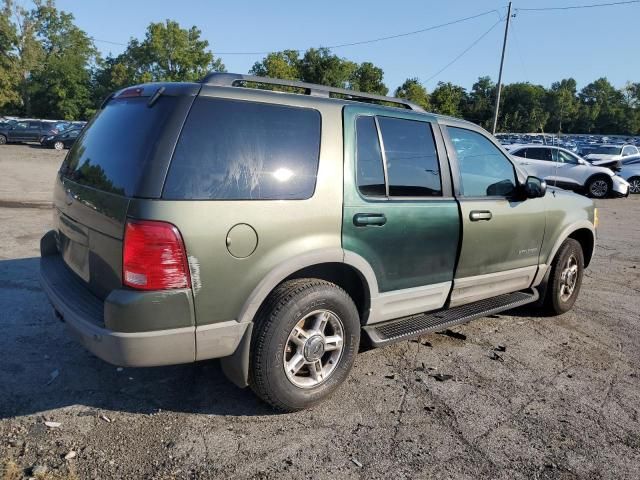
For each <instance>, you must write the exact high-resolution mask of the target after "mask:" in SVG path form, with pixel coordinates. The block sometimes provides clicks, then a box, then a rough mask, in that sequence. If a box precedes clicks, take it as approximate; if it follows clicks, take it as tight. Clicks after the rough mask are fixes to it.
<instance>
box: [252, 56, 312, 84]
mask: <svg viewBox="0 0 640 480" xmlns="http://www.w3.org/2000/svg"><path fill="white" fill-rule="evenodd" d="M249 73H250V74H252V75H258V76H260V77H271V78H282V79H284V80H300V77H301V74H300V56H299V55H298V51H297V50H284V51H282V52H275V53H270V54H269V55H267V56H266V57H264V58H263V59H262V61H260V62H256V63H254V64H253V67H251V70H249Z"/></svg>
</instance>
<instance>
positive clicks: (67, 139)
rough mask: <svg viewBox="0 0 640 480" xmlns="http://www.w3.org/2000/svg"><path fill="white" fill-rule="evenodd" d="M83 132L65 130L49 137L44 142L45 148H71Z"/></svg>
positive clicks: (76, 129) (77, 129) (75, 129)
mask: <svg viewBox="0 0 640 480" xmlns="http://www.w3.org/2000/svg"><path fill="white" fill-rule="evenodd" d="M80 132H81V130H80V129H79V128H74V129H71V130H65V131H64V132H60V133H58V134H57V135H49V136H48V137H45V138H44V139H43V140H42V142H41V143H42V146H43V147H50V148H55V149H56V150H62V149H63V148H71V146H72V145H73V144H74V143H75V141H76V139H77V138H78V135H80Z"/></svg>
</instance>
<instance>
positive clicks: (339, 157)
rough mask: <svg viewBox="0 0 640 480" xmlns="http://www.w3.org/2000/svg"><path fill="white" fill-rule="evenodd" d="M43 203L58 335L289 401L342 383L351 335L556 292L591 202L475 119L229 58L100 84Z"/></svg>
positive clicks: (574, 269)
mask: <svg viewBox="0 0 640 480" xmlns="http://www.w3.org/2000/svg"><path fill="white" fill-rule="evenodd" d="M278 89H281V90H284V91H276V90H278ZM54 203H55V215H54V229H53V230H52V231H50V232H48V233H47V234H46V235H45V236H44V237H43V238H42V241H41V255H42V258H41V262H40V270H41V278H42V284H43V288H44V290H45V291H46V293H47V295H48V297H49V299H50V301H51V303H52V304H53V306H54V309H55V312H56V315H57V316H58V317H59V318H60V319H61V320H62V321H64V323H65V324H66V326H67V327H68V330H69V332H70V333H71V335H73V336H74V337H75V338H77V340H78V341H79V342H80V343H81V344H83V345H84V346H85V347H86V348H87V349H89V350H90V351H91V352H93V353H94V354H95V355H97V356H98V357H100V358H102V359H104V360H106V361H107V362H110V363H113V364H116V365H122V366H157V365H169V364H177V363H187V362H194V361H199V360H205V359H211V358H220V359H221V363H222V368H223V371H224V372H225V374H226V375H227V376H228V377H229V378H230V379H231V380H232V381H233V382H234V383H236V384H237V385H239V386H242V387H244V386H247V385H250V386H251V387H252V388H253V390H254V391H255V392H256V394H257V395H259V396H260V397H261V398H262V399H264V400H265V401H267V402H269V403H270V404H271V405H273V406H275V407H276V408H278V409H281V410H285V411H293V410H298V409H302V408H306V407H309V406H311V405H314V404H315V403H317V402H319V401H321V400H323V399H324V398H326V397H327V396H328V395H330V394H331V393H332V392H333V391H334V390H336V388H337V387H338V386H339V385H340V384H341V383H342V382H343V381H344V380H345V379H346V377H347V376H348V374H349V371H350V370H351V367H352V366H353V363H354V359H355V355H356V353H357V352H358V350H359V347H360V345H361V343H365V342H366V343H367V344H369V345H373V346H382V345H386V344H389V343H392V342H397V341H402V340H406V339H408V338H411V337H415V336H418V335H421V334H424V333H427V332H432V331H437V330H442V329H444V328H446V327H450V326H452V325H456V324H460V323H463V322H466V321H468V320H471V319H473V318H477V317H481V316H485V315H489V314H492V313H496V312H500V311H503V310H507V309H510V308H514V307H517V306H521V305H524V304H529V303H534V302H535V303H536V304H537V305H540V306H541V307H543V308H545V309H546V310H547V311H548V312H551V313H552V314H560V313H563V312H565V311H567V310H568V309H570V308H571V307H572V305H573V304H574V302H575V300H576V297H577V296H578V291H579V289H580V285H581V281H582V275H583V270H584V267H585V266H587V265H588V264H589V261H590V259H591V256H592V254H593V250H594V243H595V226H596V223H597V214H596V211H595V209H594V206H593V203H592V201H591V200H588V199H586V198H584V197H581V196H578V195H575V194H573V193H569V192H566V191H563V190H560V189H551V188H550V189H549V190H548V191H547V188H546V185H545V183H544V182H543V181H541V180H540V179H538V178H535V177H527V176H526V174H525V172H523V171H522V170H521V169H520V168H519V167H518V166H517V165H516V164H515V163H514V161H513V160H512V159H511V158H510V157H509V155H508V154H507V153H506V152H505V151H504V150H503V148H502V147H501V146H500V145H499V144H498V142H497V141H496V140H495V139H494V138H493V137H491V136H490V135H489V134H487V132H485V131H484V130H482V129H481V128H479V127H477V126H475V125H473V124H471V123H468V122H465V121H462V120H458V119H454V118H449V117H442V116H438V115H433V114H429V113H426V112H424V111H423V110H422V109H420V108H419V107H417V106H415V105H413V104H411V103H410V102H407V101H405V100H402V99H396V98H389V97H380V96H375V95H368V94H362V93H359V92H353V91H347V90H341V89H334V88H329V87H323V86H319V85H311V84H305V83H300V82H292V81H285V80H276V79H269V78H261V77H253V76H246V75H233V74H210V75H208V76H207V77H206V78H204V79H203V80H202V82H200V83H162V84H158V83H156V84H144V85H139V86H135V87H131V88H127V89H124V90H121V91H119V92H116V93H115V94H113V95H111V96H110V97H109V98H107V99H106V100H105V102H104V103H103V105H102V107H101V108H100V111H99V112H98V114H97V115H96V116H95V118H94V119H93V120H92V121H91V122H90V123H89V125H88V126H87V127H86V129H85V130H84V131H83V132H82V134H81V135H80V137H79V138H78V140H77V142H76V143H75V145H74V146H73V148H72V149H71V150H70V151H69V153H68V155H67V158H66V159H65V161H64V163H63V164H62V167H61V169H60V171H59V174H58V176H57V178H56V183H55V191H54Z"/></svg>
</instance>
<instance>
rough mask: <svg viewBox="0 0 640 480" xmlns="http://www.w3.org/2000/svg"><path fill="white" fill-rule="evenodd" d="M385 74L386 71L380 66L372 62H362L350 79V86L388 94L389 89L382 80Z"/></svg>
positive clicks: (368, 91) (358, 89)
mask: <svg viewBox="0 0 640 480" xmlns="http://www.w3.org/2000/svg"><path fill="white" fill-rule="evenodd" d="M383 76H384V72H383V71H382V69H381V68H380V67H376V66H375V65H374V64H373V63H371V62H364V63H361V64H360V65H358V67H357V68H356V69H355V71H354V72H353V74H352V75H351V78H350V79H349V88H352V89H353V90H357V91H359V92H367V93H377V94H378V95H386V94H387V92H389V89H388V88H387V86H386V85H385V84H384V82H383V81H382V77H383Z"/></svg>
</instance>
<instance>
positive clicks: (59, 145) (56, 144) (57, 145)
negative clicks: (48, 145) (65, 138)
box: [53, 142, 64, 150]
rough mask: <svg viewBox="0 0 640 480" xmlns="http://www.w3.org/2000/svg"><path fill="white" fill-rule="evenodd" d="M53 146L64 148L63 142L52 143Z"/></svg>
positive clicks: (58, 148)
mask: <svg viewBox="0 0 640 480" xmlns="http://www.w3.org/2000/svg"><path fill="white" fill-rule="evenodd" d="M53 148H55V149H56V150H62V149H63V148H64V143H62V142H56V143H54V144H53Z"/></svg>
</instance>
